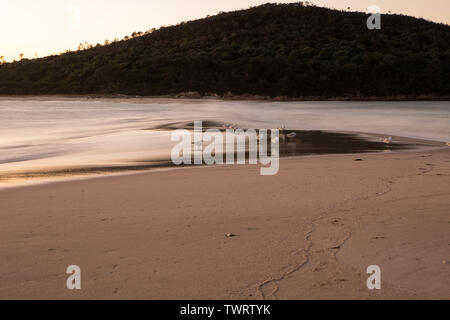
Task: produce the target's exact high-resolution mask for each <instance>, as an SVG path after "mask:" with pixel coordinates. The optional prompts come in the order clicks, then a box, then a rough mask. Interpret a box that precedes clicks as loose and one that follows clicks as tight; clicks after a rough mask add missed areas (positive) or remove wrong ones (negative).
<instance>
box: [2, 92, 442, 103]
mask: <svg viewBox="0 0 450 320" xmlns="http://www.w3.org/2000/svg"><path fill="white" fill-rule="evenodd" d="M9 100H10V101H17V100H25V101H51V100H56V101H86V100H88V101H108V102H125V101H126V102H135V103H139V102H140V103H145V102H157V103H164V102H165V103H170V102H171V101H177V102H180V101H185V102H191V103H192V102H205V101H206V102H207V101H246V102H248V101H255V102H321V101H323V102H333V101H336V102H352V101H354V102H377V101H379V102H402V101H450V96H429V95H422V96H390V97H358V96H353V97H320V96H312V97H269V96H259V95H251V94H244V95H217V94H211V95H207V94H206V95H203V94H198V93H187V94H170V95H161V96H134V95H124V94H80V95H78V94H73V95H72V94H67V95H66V94H55V95H51V94H50V95H47V94H45V95H0V101H9Z"/></svg>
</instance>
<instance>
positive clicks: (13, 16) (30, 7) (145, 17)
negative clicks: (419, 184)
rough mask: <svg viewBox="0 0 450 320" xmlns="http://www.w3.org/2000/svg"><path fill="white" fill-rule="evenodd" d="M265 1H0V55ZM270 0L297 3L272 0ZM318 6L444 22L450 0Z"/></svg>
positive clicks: (338, 1)
mask: <svg viewBox="0 0 450 320" xmlns="http://www.w3.org/2000/svg"><path fill="white" fill-rule="evenodd" d="M267 2H270V0H262V1H259V0H120V1H119V0H0V30H1V31H2V32H0V56H2V55H4V56H5V57H6V59H7V60H8V61H12V60H14V59H18V57H19V54H20V53H24V54H25V57H27V58H33V57H34V56H35V53H37V54H38V56H40V57H42V56H46V55H49V54H52V53H54V52H60V51H64V50H67V49H72V50H74V49H76V48H77V46H78V44H79V43H80V42H85V41H87V42H89V43H94V44H96V43H98V42H100V43H103V42H104V40H105V39H109V40H112V39H114V38H115V37H117V38H123V37H124V36H125V35H130V34H131V33H132V32H134V31H146V30H149V29H151V28H159V27H160V26H163V25H170V24H176V23H178V22H182V21H187V20H193V19H196V18H202V17H205V16H207V15H208V14H209V15H213V14H216V13H218V12H220V11H230V10H237V9H244V8H248V7H250V6H255V5H259V4H263V3H267ZM274 2H279V3H281V2H283V3H289V2H297V1H283V0H274ZM310 2H312V3H314V4H316V5H318V6H326V7H334V8H338V9H345V8H347V7H351V8H352V10H354V11H366V9H367V7H368V6H369V5H377V6H379V7H380V8H381V10H382V12H384V13H386V12H388V11H392V12H393V13H402V14H407V15H412V16H416V17H423V18H425V19H429V20H433V21H436V22H444V23H447V24H450V0H395V1H394V0H368V1H366V0H310Z"/></svg>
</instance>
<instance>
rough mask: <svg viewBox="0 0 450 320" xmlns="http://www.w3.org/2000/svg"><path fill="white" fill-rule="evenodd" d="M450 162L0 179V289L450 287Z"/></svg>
mask: <svg viewBox="0 0 450 320" xmlns="http://www.w3.org/2000/svg"><path fill="white" fill-rule="evenodd" d="M357 159H360V160H359V161H355V160H357ZM449 176H450V150H449V149H441V150H436V151H414V152H404V153H379V154H358V155H351V154H350V155H325V156H312V157H295V158H284V159H281V162H280V171H279V173H278V174H277V175H275V176H260V175H259V166H234V165H233V166H213V167H200V168H182V169H175V170H169V171H162V172H157V171H156V172H148V173H142V174H133V175H124V176H111V177H102V178H94V179H86V180H79V181H65V182H56V183H51V184H43V185H37V186H28V187H20V188H11V189H5V190H0V215H1V219H2V223H1V227H0V255H1V257H0V260H1V263H0V298H1V299H23V298H25V299H211V298H212V299H449V298H450V277H449V275H450V232H449V231H450V217H449V214H448V213H449V212H450V184H449ZM227 234H232V235H234V236H232V237H227V236H226V235H227ZM69 265H78V266H80V268H81V270H82V290H75V291H70V290H67V289H66V279H67V277H68V275H67V274H66V273H65V272H66V268H67V267H68V266H69ZM369 265H378V266H380V268H381V271H382V288H381V290H373V291H371V290H368V289H367V287H366V280H367V277H368V275H367V274H366V268H367V267H368V266H369Z"/></svg>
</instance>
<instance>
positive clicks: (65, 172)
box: [0, 121, 436, 184]
mask: <svg viewBox="0 0 450 320" xmlns="http://www.w3.org/2000/svg"><path fill="white" fill-rule="evenodd" d="M230 127H232V128H234V129H243V130H247V128H242V127H240V126H239V125H237V124H226V123H220V122H216V121H203V131H206V130H208V129H218V130H220V131H221V132H223V133H225V130H226V129H229V128H230ZM193 128H194V123H193V122H174V123H169V124H166V125H158V126H155V127H152V128H147V129H144V130H151V131H160V130H163V131H168V132H171V131H173V130H176V129H186V130H189V131H191V132H192V131H193ZM267 138H268V144H269V145H270V143H271V137H270V134H269V135H268V137H267ZM426 146H430V147H431V146H436V143H433V142H426V141H423V140H420V141H419V140H412V139H402V138H396V139H394V140H393V141H392V142H391V143H386V142H384V141H383V138H380V137H379V135H367V134H366V135H361V134H357V133H339V132H330V131H308V130H289V129H284V128H283V129H281V131H280V139H279V147H280V156H281V157H292V156H305V155H323V154H350V153H367V152H391V151H400V150H408V149H415V148H418V147H426ZM171 147H172V145H168V146H167V155H166V156H163V157H160V158H159V159H157V160H155V159H139V160H136V159H129V160H128V161H125V162H124V164H117V165H107V164H105V165H95V166H89V165H87V166H86V165H85V166H75V165H74V166H66V167H63V168H42V169H33V170H22V171H16V172H4V173H0V184H16V183H20V182H23V181H30V180H45V179H52V178H64V177H74V176H86V177H88V176H95V175H104V174H109V173H120V172H133V171H143V170H149V169H155V168H171V167H176V166H175V165H174V164H173V163H172V161H171V160H170V150H171ZM193 147H194V146H193ZM203 147H205V145H204V146H203ZM224 150H226V147H225V148H224ZM233 150H236V149H233ZM269 150H270V148H269ZM143 151H144V150H143ZM146 151H147V150H146ZM245 152H246V159H248V154H249V150H248V144H247V148H246V150H245ZM225 154H226V151H225V152H224V154H223V157H225ZM235 157H236V152H235Z"/></svg>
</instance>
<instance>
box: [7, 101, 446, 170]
mask: <svg viewBox="0 0 450 320" xmlns="http://www.w3.org/2000/svg"><path fill="white" fill-rule="evenodd" d="M194 120H210V121H217V122H221V123H230V124H237V125H239V126H241V127H245V128H255V129H264V128H278V127H280V126H285V127H286V128H288V129H293V130H294V129H295V130H332V131H355V132H367V133H378V134H383V135H386V136H389V135H397V136H405V137H411V138H421V139H428V140H435V141H442V142H448V141H450V102H448V101H443V102H248V101H233V102H228V101H216V100H202V101H177V100H168V101H160V102H158V101H156V100H155V102H148V100H147V101H146V102H136V101H127V100H125V102H124V100H121V101H117V102H106V101H99V100H97V101H95V100H93V101H86V100H85V101H74V100H70V101H30V100H24V101H21V100H0V174H1V173H10V172H26V171H35V170H41V169H49V168H52V169H55V168H67V167H97V166H98V167H102V166H117V165H119V166H124V165H131V166H132V165H137V164H142V163H146V162H149V161H157V160H161V159H167V155H168V154H170V149H171V147H172V146H173V145H174V144H175V143H174V142H171V141H170V131H166V130H154V129H153V128H155V127H159V126H165V125H168V124H173V123H183V122H186V123H187V122H192V121H194Z"/></svg>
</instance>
